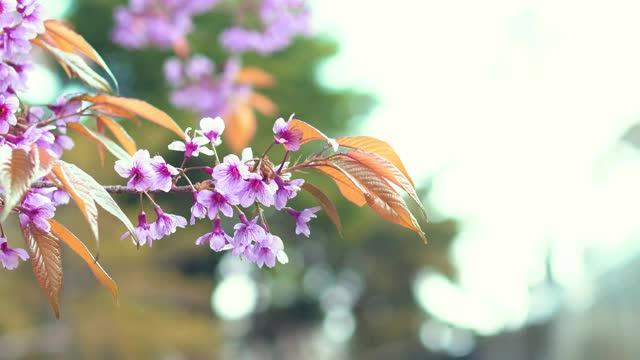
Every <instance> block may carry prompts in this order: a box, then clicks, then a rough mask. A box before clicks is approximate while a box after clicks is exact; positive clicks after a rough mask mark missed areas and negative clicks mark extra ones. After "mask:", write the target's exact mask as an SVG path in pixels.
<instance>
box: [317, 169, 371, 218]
mask: <svg viewBox="0 0 640 360" xmlns="http://www.w3.org/2000/svg"><path fill="white" fill-rule="evenodd" d="M313 169H315V170H317V171H320V172H322V173H324V174H326V175H328V176H329V177H330V178H332V179H333V181H334V182H335V183H336V185H338V190H340V193H341V194H342V196H344V197H345V199H347V200H349V201H351V202H352V203H354V204H356V205H358V206H360V207H361V206H362V205H364V204H366V203H367V199H366V198H365V196H364V192H363V191H362V188H361V187H360V186H358V184H357V182H354V181H353V179H351V178H349V176H347V175H346V174H345V173H344V172H343V171H341V170H339V169H337V168H336V167H335V166H334V165H333V164H331V163H322V164H319V165H315V166H314V167H313Z"/></svg>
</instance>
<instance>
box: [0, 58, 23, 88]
mask: <svg viewBox="0 0 640 360" xmlns="http://www.w3.org/2000/svg"><path fill="white" fill-rule="evenodd" d="M19 80H20V79H19V77H18V73H17V72H16V69H14V68H13V66H11V65H9V64H7V63H5V62H1V63H0V92H5V91H7V90H8V89H13V88H14V87H15V84H16V83H18V81H19Z"/></svg>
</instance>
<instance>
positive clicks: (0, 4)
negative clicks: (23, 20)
mask: <svg viewBox="0 0 640 360" xmlns="http://www.w3.org/2000/svg"><path fill="white" fill-rule="evenodd" d="M13 10H15V6H12V4H11V3H10V2H9V0H0V27H2V28H4V27H9V26H12V25H13V24H14V23H15V22H16V17H15V16H14V12H13Z"/></svg>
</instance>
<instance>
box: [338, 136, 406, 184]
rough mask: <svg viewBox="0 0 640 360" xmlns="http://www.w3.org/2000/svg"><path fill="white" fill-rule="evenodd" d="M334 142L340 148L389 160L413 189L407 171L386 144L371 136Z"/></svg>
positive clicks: (350, 137) (344, 138)
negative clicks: (359, 151) (360, 151)
mask: <svg viewBox="0 0 640 360" xmlns="http://www.w3.org/2000/svg"><path fill="white" fill-rule="evenodd" d="M336 141H337V142H338V144H340V146H344V147H348V148H352V149H359V150H362V151H366V152H369V153H372V154H376V155H378V156H380V157H382V158H385V159H387V160H389V161H390V162H391V163H392V164H393V165H395V167H397V168H398V170H400V172H401V173H402V174H403V175H404V176H405V177H406V178H407V180H409V182H410V183H411V185H412V186H413V187H415V184H414V183H413V180H411V177H410V176H409V173H408V172H407V169H405V167H404V164H403V163H402V160H400V156H398V154H397V153H396V151H395V150H393V148H392V147H391V145H389V144H388V143H386V142H384V141H382V140H379V139H376V138H374V137H371V136H346V137H341V138H337V139H336Z"/></svg>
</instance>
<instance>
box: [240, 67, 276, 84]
mask: <svg viewBox="0 0 640 360" xmlns="http://www.w3.org/2000/svg"><path fill="white" fill-rule="evenodd" d="M236 81H237V82H239V83H244V84H249V85H252V86H255V87H272V86H273V85H274V84H275V83H276V80H275V78H274V77H273V76H272V75H271V74H269V73H268V72H266V71H264V70H262V69H259V68H257V67H253V66H248V67H245V68H242V69H240V71H239V72H238V75H236Z"/></svg>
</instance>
